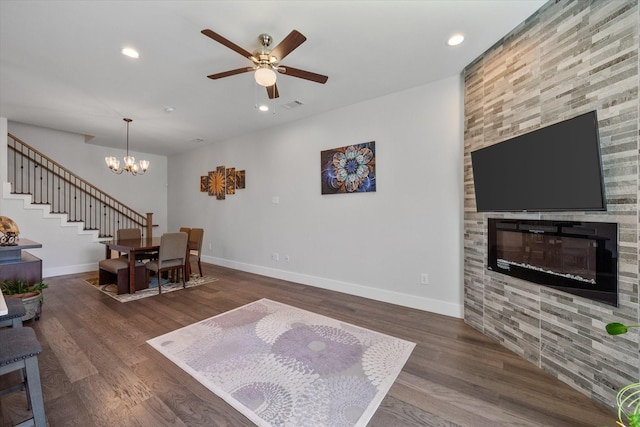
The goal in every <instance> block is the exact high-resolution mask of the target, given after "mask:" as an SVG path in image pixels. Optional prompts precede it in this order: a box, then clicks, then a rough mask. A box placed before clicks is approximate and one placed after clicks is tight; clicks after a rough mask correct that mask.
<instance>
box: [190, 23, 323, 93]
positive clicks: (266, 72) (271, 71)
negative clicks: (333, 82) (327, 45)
mask: <svg viewBox="0 0 640 427" xmlns="http://www.w3.org/2000/svg"><path fill="white" fill-rule="evenodd" d="M201 33H202V34H204V35H205V36H207V37H210V38H212V39H213V40H215V41H217V42H218V43H220V44H222V45H224V46H226V47H228V48H229V49H231V50H233V51H235V52H237V53H239V54H240V55H242V56H244V57H245V58H247V59H249V60H250V61H251V62H253V66H252V67H243V68H236V69H235V70H229V71H223V72H222V73H216V74H211V75H209V76H207V77H208V78H210V79H213V80H215V79H220V78H222V77H229V76H234V75H236V74H241V73H247V72H249V71H254V72H255V73H254V76H255V79H256V83H258V84H259V85H261V86H264V87H266V89H267V95H268V96H269V99H273V98H278V96H279V94H278V87H277V86H276V79H277V74H276V71H277V72H278V73H280V74H284V75H286V76H291V77H298V78H300V79H305V80H310V81H312V82H316V83H322V84H324V83H326V81H327V79H328V78H329V77H327V76H323V75H322V74H316V73H312V72H310V71H305V70H300V69H298V68H293V67H288V66H285V65H280V61H282V60H283V59H284V58H285V57H286V56H287V55H288V54H290V53H291V52H293V50H294V49H296V48H297V47H298V46H300V45H301V44H302V43H304V42H305V40H307V38H306V37H305V36H303V35H302V34H301V33H300V32H298V31H297V30H293V31H291V32H290V33H289V35H288V36H287V37H285V38H284V40H282V41H281V42H280V44H278V45H277V46H276V47H274V48H273V49H271V48H270V46H271V43H272V42H273V39H272V38H271V36H270V35H269V34H260V35H259V36H258V40H259V41H260V44H261V47H259V48H258V49H256V50H255V51H254V52H253V53H250V52H248V51H247V50H245V49H243V48H241V47H240V46H238V45H237V44H235V43H233V42H231V41H229V40H227V39H226V38H224V37H222V36H221V35H220V34H218V33H215V32H213V31H211V30H208V29H206V30H202V31H201Z"/></svg>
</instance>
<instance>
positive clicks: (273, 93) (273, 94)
mask: <svg viewBox="0 0 640 427" xmlns="http://www.w3.org/2000/svg"><path fill="white" fill-rule="evenodd" d="M267 95H269V99H273V98H278V97H279V96H280V94H279V93H278V86H276V84H275V83H274V84H273V86H267Z"/></svg>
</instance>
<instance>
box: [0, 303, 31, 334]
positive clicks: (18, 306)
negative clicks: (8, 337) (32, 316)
mask: <svg viewBox="0 0 640 427" xmlns="http://www.w3.org/2000/svg"><path fill="white" fill-rule="evenodd" d="M4 301H5V303H6V304H7V309H8V310H9V312H8V313H7V314H3V315H2V316H0V326H11V327H12V328H21V327H22V318H23V317H24V315H25V314H27V310H25V308H24V304H23V303H22V299H20V298H5V300H4Z"/></svg>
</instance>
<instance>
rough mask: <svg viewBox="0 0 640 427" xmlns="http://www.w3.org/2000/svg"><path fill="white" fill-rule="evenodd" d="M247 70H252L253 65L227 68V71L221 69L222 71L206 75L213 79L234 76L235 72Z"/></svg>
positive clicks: (240, 72) (239, 72)
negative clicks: (232, 68) (233, 68)
mask: <svg viewBox="0 0 640 427" xmlns="http://www.w3.org/2000/svg"><path fill="white" fill-rule="evenodd" d="M249 71H253V67H243V68H236V69H235V70H229V71H223V72H222V73H217V74H211V75H209V76H207V77H209V78H210V79H213V80H215V79H221V78H223V77H229V76H235V75H236V74H242V73H246V72H249Z"/></svg>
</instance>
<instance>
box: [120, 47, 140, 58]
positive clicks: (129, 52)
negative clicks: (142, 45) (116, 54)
mask: <svg viewBox="0 0 640 427" xmlns="http://www.w3.org/2000/svg"><path fill="white" fill-rule="evenodd" d="M120 52H122V54H123V55H124V56H128V57H129V58H140V54H139V53H138V51H137V50H135V49H134V48H132V47H125V48H122V50H121V51H120Z"/></svg>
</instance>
